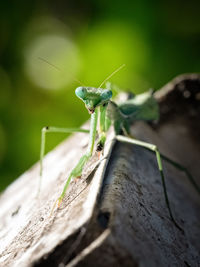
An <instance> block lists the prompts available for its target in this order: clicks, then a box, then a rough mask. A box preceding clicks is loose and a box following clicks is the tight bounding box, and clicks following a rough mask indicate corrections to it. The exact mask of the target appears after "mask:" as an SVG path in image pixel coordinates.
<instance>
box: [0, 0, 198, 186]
mask: <svg viewBox="0 0 200 267" xmlns="http://www.w3.org/2000/svg"><path fill="white" fill-rule="evenodd" d="M199 11H200V1H182V0H173V1H172V0H168V1H166V0H163V1H148V0H136V1H134V0H133V1H129V0H123V1H116V0H115V1H114V0H109V1H105V0H93V1H92V0H85V1H80V0H78V1H73V0H70V1H64V0H62V1H48V0H46V1H41V0H40V1H39V0H37V1H25V0H18V1H1V3H0V25H1V28H0V37H1V42H0V59H1V60H0V190H3V189H4V188H5V187H6V186H7V185H8V184H9V183H11V182H12V181H13V180H14V179H16V178H17V177H18V176H19V175H20V174H21V173H23V172H24V171H25V170H27V169H28V168H29V167H30V166H31V165H33V164H34V163H35V162H36V161H38V159H39V149H40V130H41V128H42V127H43V126H46V125H52V126H60V127H76V126H79V125H81V124H82V123H83V122H84V121H85V120H86V119H87V118H88V117H89V115H88V113H87V111H86V109H85V108H84V105H83V103H81V102H80V101H79V100H78V99H77V98H76V97H75V95H74V89H75V88H76V87H77V86H79V84H78V83H77V82H76V79H78V80H80V81H81V83H82V84H84V85H87V86H98V85H100V83H101V82H102V81H103V80H104V79H105V78H106V77H107V76H108V75H109V74H110V73H111V72H112V71H113V70H115V69H116V68H117V67H119V66H120V65H122V64H123V63H125V64H126V67H125V68H124V69H123V70H121V71H120V72H119V73H118V74H116V75H115V76H114V77H113V78H112V79H111V80H112V81H113V82H114V83H115V84H117V85H118V86H119V87H121V88H124V89H128V90H130V89H131V90H132V91H133V92H135V93H139V92H142V91H145V90H147V89H148V88H149V87H151V88H155V89H158V88H159V87H161V86H162V85H164V84H165V83H166V82H168V81H169V80H170V79H172V78H173V77H175V76H176V75H178V74H181V73H185V72H199V70H200V50H199V49H200V19H199ZM41 58H43V59H45V60H47V61H49V62H50V63H51V64H53V65H55V66H56V67H58V68H59V70H57V69H56V68H54V67H52V66H50V65H49V64H46V63H45V62H44V61H42V60H41ZM65 137H66V135H63V134H49V135H48V140H47V150H51V149H52V148H53V147H54V146H55V145H56V144H58V143H59V142H60V141H61V140H63V139H64V138H65Z"/></svg>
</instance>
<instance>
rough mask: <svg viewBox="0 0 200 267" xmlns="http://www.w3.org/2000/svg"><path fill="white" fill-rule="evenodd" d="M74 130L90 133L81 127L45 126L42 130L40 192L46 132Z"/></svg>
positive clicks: (68, 131)
mask: <svg viewBox="0 0 200 267" xmlns="http://www.w3.org/2000/svg"><path fill="white" fill-rule="evenodd" d="M73 132H82V133H89V130H86V129H81V128H58V127H52V126H50V127H44V128H42V131H41V147H40V181H39V186H38V194H39V192H40V188H41V182H42V173H43V158H44V154H45V144H46V134H47V133H73Z"/></svg>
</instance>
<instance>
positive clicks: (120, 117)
mask: <svg viewBox="0 0 200 267" xmlns="http://www.w3.org/2000/svg"><path fill="white" fill-rule="evenodd" d="M123 66H124V65H122V66H121V67H120V68H118V69H117V70H116V71H114V72H113V73H112V74H111V75H110V76H109V77H108V78H106V79H105V80H104V81H103V83H102V84H101V85H100V86H99V87H98V88H94V87H83V86H81V87H78V88H76V90H75V94H76V96H77V97H78V98H79V99H81V100H82V101H83V102H84V104H85V107H86V108H87V110H88V112H89V114H90V115H91V120H90V130H85V129H81V128H58V127H44V128H43V129H42V134H41V150H40V181H41V178H42V170H43V157H44V152H45V140H46V133H47V132H64V133H72V132H84V133H89V143H88V148H87V152H86V153H85V154H84V155H83V156H82V157H81V158H80V160H79V162H78V164H77V165H76V166H75V167H74V168H73V169H72V171H71V172H70V174H69V177H68V178H67V180H66V183H65V185H64V188H63V191H62V193H61V195H60V196H59V198H58V199H57V201H56V202H55V204H54V207H55V205H56V203H58V207H59V206H60V204H61V202H62V200H63V198H64V196H65V194H66V191H67V188H68V186H69V184H70V182H71V180H72V179H73V178H77V177H80V176H81V174H82V171H83V168H84V166H85V164H86V163H87V162H88V160H89V159H90V158H91V156H92V154H93V151H94V146H95V140H96V135H97V133H98V143H97V148H96V150H97V151H102V150H103V147H104V144H105V141H106V133H107V131H108V129H109V127H110V126H111V124H112V125H113V126H114V131H115V138H116V140H118V141H120V142H125V143H130V144H134V145H137V146H142V147H144V148H146V149H148V150H150V151H152V152H153V153H155V156H156V159H157V165H158V169H159V172H160V178H161V181H162V186H163V191H164V197H165V202H166V206H167V208H168V212H169V215H170V218H171V220H172V222H173V223H174V225H175V226H176V227H177V228H178V229H180V230H182V228H181V227H180V226H179V225H178V223H177V222H176V220H175V219H174V216H173V214H172V210H171V206H170V202H169V198H168V194H167V189H166V183H165V176H164V173H163V166H162V161H161V158H163V159H164V160H166V161H167V162H169V163H171V164H172V165H173V166H174V167H176V168H178V169H179V170H180V171H183V172H185V174H186V176H187V177H188V179H189V180H190V182H191V183H192V184H193V186H194V187H195V189H196V190H197V191H198V193H200V189H199V187H198V186H197V184H196V182H195V180H194V179H193V177H192V175H191V174H190V173H189V171H188V170H187V169H186V168H185V167H183V166H181V165H180V164H179V163H177V162H175V161H173V160H171V159H169V158H168V157H166V156H164V155H162V154H161V153H160V152H159V149H158V148H157V146H156V145H154V144H150V143H146V142H143V141H139V140H137V139H135V138H133V137H131V135H130V126H131V125H132V123H133V122H135V121H138V120H142V121H153V120H158V119H159V108H158V103H157V102H156V100H155V98H154V96H153V92H152V91H147V92H145V93H142V94H139V95H135V96H133V98H131V99H129V100H127V101H125V102H124V103H122V104H119V105H117V104H116V103H115V102H114V101H112V100H111V98H112V90H111V89H110V88H109V89H102V88H101V87H102V85H103V84H104V83H105V82H106V81H107V80H108V79H109V78H110V77H111V76H112V75H113V74H115V73H116V72H117V71H119V70H120V69H121V68H122V67H123ZM98 122H99V125H98ZM97 126H98V127H97ZM122 134H123V135H122ZM54 207H53V209H54Z"/></svg>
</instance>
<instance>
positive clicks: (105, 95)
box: [101, 90, 112, 101]
mask: <svg viewBox="0 0 200 267" xmlns="http://www.w3.org/2000/svg"><path fill="white" fill-rule="evenodd" d="M111 97H112V91H111V90H104V91H103V93H102V94H101V98H102V100H104V101H106V100H109V99H110V98H111Z"/></svg>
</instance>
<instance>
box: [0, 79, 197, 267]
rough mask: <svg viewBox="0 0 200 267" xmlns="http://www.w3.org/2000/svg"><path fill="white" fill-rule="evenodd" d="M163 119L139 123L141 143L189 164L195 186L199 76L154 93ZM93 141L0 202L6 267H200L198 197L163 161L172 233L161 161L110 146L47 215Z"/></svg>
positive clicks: (27, 177) (61, 151)
mask: <svg viewBox="0 0 200 267" xmlns="http://www.w3.org/2000/svg"><path fill="white" fill-rule="evenodd" d="M156 97H157V99H158V101H159V104H160V110H161V119H160V121H159V122H158V123H156V124H155V123H154V124H147V123H141V122H138V123H135V124H134V125H133V134H134V136H136V137H137V138H138V139H141V140H144V141H148V142H151V143H154V144H156V145H157V146H158V147H159V149H160V151H161V152H162V153H163V154H165V155H167V156H169V157H171V158H172V159H174V160H176V161H178V162H179V163H181V164H183V165H184V166H185V167H187V168H188V169H189V170H190V172H191V173H192V175H193V176H194V177H195V179H196V181H197V183H198V184H199V183H200V181H199V179H200V175H199V163H200V162H199V159H200V139H199V136H200V124H199V118H200V104H199V103H200V75H197V74H188V75H182V76H179V77H177V78H176V79H174V80H172V82H170V83H169V84H167V85H166V86H165V87H163V88H162V89H161V90H160V91H158V92H157V93H156ZM87 138H88V137H87V135H85V134H81V133H79V134H75V135H73V136H72V137H71V138H69V139H68V140H66V141H65V142H63V143H62V144H61V145H59V146H58V147H57V148H56V149H54V150H53V151H52V152H50V153H48V155H47V156H46V157H45V160H44V177H43V182H42V189H41V192H40V195H39V197H36V193H37V186H38V181H39V165H38V164H36V165H35V166H33V167H32V168H31V169H30V170H28V171H27V172H26V173H24V174H23V175H22V176H21V177H20V178H19V179H18V180H16V181H15V182H14V183H13V184H12V185H10V186H9V187H8V188H7V190H6V191H5V192H4V193H3V194H2V195H1V198H0V207H1V209H0V266H12V267H13V266H20V267H23V266H60V267H61V266H96V267H97V266H115V267H116V266H145V267H146V266H148V267H151V266H153V267H154V266H200V257H199V253H200V242H199V240H200V212H199V211H200V209H199V208H200V196H199V195H198V194H197V193H196V191H195V190H194V188H193V187H192V185H191V184H190V183H189V182H188V180H187V177H186V175H185V174H184V173H183V172H181V171H180V170H177V169H175V168H174V167H172V166H171V165H169V164H168V163H166V162H165V161H163V165H164V172H165V176H166V183H167V190H168V194H169V199H170V203H171V206H172V211H173V215H174V217H175V219H176V220H177V222H178V223H179V224H180V225H181V227H182V228H183V229H184V233H183V232H181V231H180V230H179V229H177V228H176V227H175V225H174V224H173V222H172V221H171V219H170V217H169V214H168V210H167V208H166V204H165V200H164V195H163V188H162V184H161V179H160V176H159V171H158V168H157V163H156V158H155V155H154V154H153V153H151V152H149V151H147V150H145V149H144V148H141V147H137V146H134V145H128V144H122V143H119V142H115V141H113V132H112V131H111V132H110V133H109V137H108V141H107V143H106V147H105V154H104V158H103V159H101V160H100V161H99V160H98V159H97V157H96V155H95V156H94V157H93V158H92V160H91V161H90V163H89V164H88V165H87V167H86V168H85V171H84V174H83V177H82V178H81V179H80V180H78V181H76V182H75V181H73V182H72V183H71V185H70V187H69V190H68V192H67V195H66V197H65V199H64V201H63V203H62V205H61V207H60V208H59V209H56V210H55V211H54V213H53V215H52V216H49V215H50V211H51V208H52V205H53V203H54V201H55V200H56V199H57V197H58V196H59V194H60V192H61V190H62V187H63V184H64V182H65V180H66V178H67V176H68V174H69V172H70V170H71V169H72V167H73V166H74V165H75V164H76V162H77V161H78V159H79V157H80V156H81V155H82V154H83V153H84V151H85V147H86V144H87Z"/></svg>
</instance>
